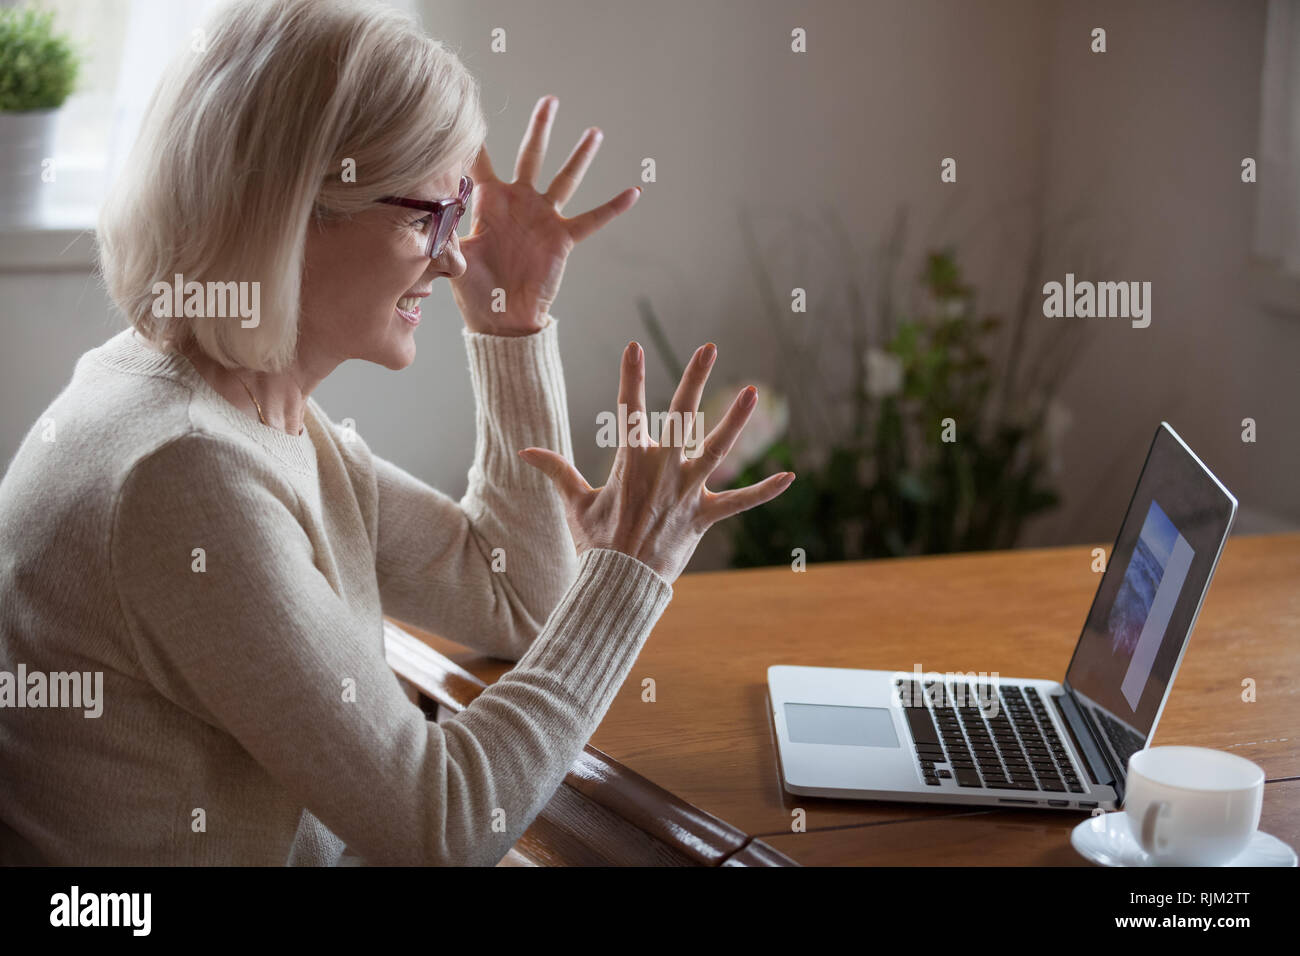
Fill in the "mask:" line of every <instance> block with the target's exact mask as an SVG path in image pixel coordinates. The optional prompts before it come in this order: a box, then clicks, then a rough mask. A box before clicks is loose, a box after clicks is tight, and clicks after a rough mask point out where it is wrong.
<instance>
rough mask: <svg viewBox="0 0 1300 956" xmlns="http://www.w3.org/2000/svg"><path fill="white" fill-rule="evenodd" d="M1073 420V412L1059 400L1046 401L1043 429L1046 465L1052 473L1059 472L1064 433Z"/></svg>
mask: <svg viewBox="0 0 1300 956" xmlns="http://www.w3.org/2000/svg"><path fill="white" fill-rule="evenodd" d="M1073 421H1074V415H1073V413H1071V411H1070V409H1069V408H1067V407H1066V406H1065V405H1064V404H1062V403H1061V402H1060V401H1059V400H1057V399H1055V398H1053V399H1052V400H1051V402H1049V403H1048V405H1047V414H1046V415H1045V416H1044V419H1043V431H1044V433H1045V434H1046V436H1047V454H1048V463H1049V464H1048V467H1049V468H1050V470H1051V472H1052V474H1054V475H1056V474H1060V472H1061V450H1062V448H1063V447H1064V445H1065V433H1066V432H1068V431H1069V430H1070V425H1071V423H1072V422H1073Z"/></svg>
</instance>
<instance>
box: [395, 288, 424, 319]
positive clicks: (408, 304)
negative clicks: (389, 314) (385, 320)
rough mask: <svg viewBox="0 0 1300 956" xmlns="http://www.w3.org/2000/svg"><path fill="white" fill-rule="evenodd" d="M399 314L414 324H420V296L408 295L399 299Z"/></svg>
mask: <svg viewBox="0 0 1300 956" xmlns="http://www.w3.org/2000/svg"><path fill="white" fill-rule="evenodd" d="M397 314H398V315H400V316H401V317H402V318H404V319H405V320H406V321H407V322H409V323H411V324H412V325H419V324H420V299H419V297H418V296H413V295H411V296H407V297H406V298H404V299H399V300H398V301H397Z"/></svg>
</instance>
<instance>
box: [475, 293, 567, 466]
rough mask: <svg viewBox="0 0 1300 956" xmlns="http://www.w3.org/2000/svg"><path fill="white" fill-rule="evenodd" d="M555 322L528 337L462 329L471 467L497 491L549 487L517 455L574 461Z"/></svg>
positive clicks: (549, 322) (548, 321) (547, 317)
mask: <svg viewBox="0 0 1300 956" xmlns="http://www.w3.org/2000/svg"><path fill="white" fill-rule="evenodd" d="M556 328H557V326H556V322H555V319H554V318H553V317H551V316H550V315H547V316H546V325H545V326H543V327H542V328H541V329H540V330H539V331H537V332H534V333H532V334H531V335H520V336H506V335H487V334H484V333H481V332H471V331H470V330H469V329H461V333H462V334H463V335H464V337H465V349H466V352H467V353H468V355H469V372H470V383H471V384H472V386H473V388H474V406H475V417H476V421H475V424H476V431H477V438H476V440H475V448H474V467H475V468H477V469H478V470H479V471H480V472H481V473H482V475H483V476H484V477H485V478H487V479H488V480H489V481H491V482H492V483H493V484H496V485H497V486H498V487H516V488H518V487H534V486H547V487H549V486H550V479H548V478H547V477H546V475H544V474H543V473H542V472H540V471H538V470H537V469H536V468H533V467H532V466H531V465H529V464H528V463H527V462H525V461H523V460H522V459H521V458H520V457H519V455H518V454H517V453H518V451H519V449H521V448H527V447H528V446H530V445H532V446H536V447H538V448H547V449H550V450H551V451H554V452H556V453H557V454H560V455H562V456H564V458H565V459H567V460H568V461H569V462H572V461H573V440H572V438H571V437H570V433H569V405H568V396H567V395H566V393H565V389H564V369H563V368H562V366H561V364H560V344H559V336H558V334H557V331H556Z"/></svg>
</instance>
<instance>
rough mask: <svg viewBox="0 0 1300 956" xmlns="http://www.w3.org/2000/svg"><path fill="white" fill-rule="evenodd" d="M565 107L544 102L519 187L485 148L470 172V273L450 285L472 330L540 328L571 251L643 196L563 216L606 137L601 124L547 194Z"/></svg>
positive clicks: (633, 193)
mask: <svg viewBox="0 0 1300 956" xmlns="http://www.w3.org/2000/svg"><path fill="white" fill-rule="evenodd" d="M559 102H560V101H559V100H558V99H557V98H556V97H554V96H544V97H542V98H541V99H540V100H538V101H537V106H536V107H535V108H534V109H533V118H532V121H531V122H530V123H529V124H528V132H527V133H526V134H525V135H524V140H523V142H522V143H521V144H520V147H519V156H518V159H517V160H516V163H515V181H514V182H511V183H505V182H502V181H501V180H499V179H497V177H496V174H495V173H494V172H493V171H492V163H491V162H490V161H489V160H488V155H487V147H486V146H484V147H483V148H482V149H481V150H479V154H478V156H477V157H476V158H475V160H474V165H473V166H472V167H471V168H470V172H469V175H470V176H471V177H472V178H473V180H474V197H473V201H472V203H471V205H472V214H471V217H470V232H469V235H468V236H466V237H464V238H463V239H461V240H460V248H461V252H462V253H464V256H465V262H466V270H465V273H464V275H461V276H458V277H457V278H454V279H452V280H451V289H452V295H453V296H454V297H455V299H456V304H457V306H459V307H460V311H461V315H462V316H464V318H465V325H466V326H467V327H468V328H469V330H470V331H471V332H484V333H488V334H491V335H531V334H532V333H534V332H536V331H538V330H539V329H540V328H541V327H542V325H543V323H544V322H545V317H546V315H547V313H548V312H549V311H550V308H551V303H552V302H554V301H555V297H556V295H558V294H559V291H560V279H561V278H562V277H563V276H564V264H565V262H566V261H567V260H568V258H569V252H570V250H572V249H573V247H574V246H575V245H576V244H577V243H579V242H581V241H582V240H583V239H585V238H586V237H587V236H589V235H591V234H592V233H593V232H595V231H596V230H597V229H599V228H601V227H602V226H604V225H605V224H606V223H607V222H609V221H610V220H611V219H613V218H614V217H615V216H617V215H619V214H620V213H624V212H627V210H629V209H631V208H632V206H633V205H634V204H635V203H636V201H637V198H638V197H639V196H640V194H641V191H640V189H639V188H637V187H635V186H634V187H631V188H630V189H626V190H624V191H623V192H621V193H619V194H618V195H617V196H615V197H614V198H613V199H611V200H609V202H607V203H604V204H603V205H600V206H597V207H596V208H595V209H591V210H588V211H587V212H584V213H583V214H582V215H580V216H575V217H573V218H572V219H566V218H565V217H564V216H561V215H560V210H561V209H562V208H563V207H564V204H565V203H566V202H568V200H569V198H570V197H571V196H572V195H573V193H574V191H575V190H576V189H577V188H578V184H579V183H581V182H582V177H583V175H584V174H585V173H586V171H587V167H588V166H589V165H590V164H591V160H592V157H593V156H595V155H596V150H597V149H599V148H600V141H601V138H602V135H603V134H602V133H601V131H600V130H599V129H597V128H596V127H592V128H591V129H588V130H587V132H586V133H585V134H584V135H583V137H582V139H581V140H579V141H578V145H577V146H575V147H574V150H573V152H572V153H571V154H570V155H569V158H568V161H567V162H565V164H564V167H563V168H562V169H561V170H560V171H559V172H558V173H557V174H556V176H555V179H554V180H552V181H551V185H550V187H549V188H548V189H547V190H546V192H544V193H539V192H538V191H537V189H536V188H535V186H534V184H535V182H536V181H537V173H538V170H539V169H540V168H541V165H542V159H543V157H544V156H545V155H546V144H547V140H548V139H549V138H550V134H551V122H552V120H554V118H555V110H556V109H557V107H558V106H559ZM497 289H501V290H503V292H504V306H505V311H504V312H494V311H492V305H493V303H494V301H499V297H500V293H497V292H495V290H497Z"/></svg>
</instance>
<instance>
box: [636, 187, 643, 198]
mask: <svg viewBox="0 0 1300 956" xmlns="http://www.w3.org/2000/svg"><path fill="white" fill-rule="evenodd" d="M642 192H644V190H643V189H642V188H641V187H640V186H637V187H636V194H637V195H638V196H639V195H641V193H642Z"/></svg>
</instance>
